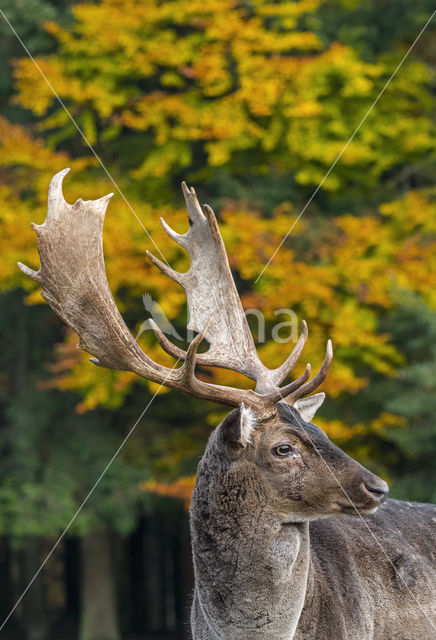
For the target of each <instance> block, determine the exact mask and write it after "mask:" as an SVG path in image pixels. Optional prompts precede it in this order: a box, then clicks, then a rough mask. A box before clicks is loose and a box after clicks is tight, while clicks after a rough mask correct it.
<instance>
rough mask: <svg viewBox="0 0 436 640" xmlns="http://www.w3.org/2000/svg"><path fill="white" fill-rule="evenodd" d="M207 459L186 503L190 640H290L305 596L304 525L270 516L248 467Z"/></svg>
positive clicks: (306, 557)
mask: <svg viewBox="0 0 436 640" xmlns="http://www.w3.org/2000/svg"><path fill="white" fill-rule="evenodd" d="M207 457H208V456H205V458H206V459H203V461H202V463H201V464H200V467H199V474H198V480H197V486H196V489H195V491H194V495H193V501H192V506H191V532H192V547H193V560H194V570H195V579H196V592H195V596H194V606H193V614H192V617H193V620H192V622H193V628H194V630H195V629H197V630H198V629H201V632H200V631H197V635H194V638H197V637H198V638H214V639H215V638H226V639H230V638H231V640H242V639H244V640H246V639H247V638H248V637H249V638H251V639H253V640H291V639H292V638H293V636H294V633H295V629H296V626H297V624H298V620H299V618H300V614H301V611H302V608H303V605H304V601H305V597H306V587H307V579H308V573H309V567H310V553H309V551H310V549H309V548H310V544H309V527H308V524H307V523H301V524H287V523H285V522H284V519H283V517H282V516H280V514H277V513H274V512H273V511H272V510H271V509H270V508H269V506H268V496H267V495H264V493H263V491H262V487H261V486H259V483H258V482H257V481H256V480H257V479H256V477H253V474H252V470H251V472H250V474H248V473H244V469H243V468H242V469H241V468H236V469H232V467H231V465H229V464H228V463H227V462H226V461H223V460H220V459H219V457H218V458H217V457H215V458H214V459H213V460H207ZM205 628H207V633H204V629H205Z"/></svg>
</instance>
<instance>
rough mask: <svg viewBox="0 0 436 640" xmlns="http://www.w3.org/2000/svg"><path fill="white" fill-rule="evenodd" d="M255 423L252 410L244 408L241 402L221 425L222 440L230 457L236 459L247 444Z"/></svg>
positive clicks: (256, 419) (255, 418) (255, 417)
mask: <svg viewBox="0 0 436 640" xmlns="http://www.w3.org/2000/svg"><path fill="white" fill-rule="evenodd" d="M257 421H258V418H257V416H256V414H255V412H254V411H253V409H250V407H246V406H245V405H244V403H243V402H242V403H241V404H240V405H239V408H238V409H237V410H236V411H232V413H230V414H229V415H228V416H227V417H226V418H225V419H224V421H223V422H222V423H221V433H222V438H223V441H224V444H225V445H226V447H227V448H228V449H229V453H230V454H231V457H238V455H239V454H241V453H242V451H243V450H244V449H245V447H246V446H247V445H248V444H249V442H250V441H251V436H252V434H253V431H254V430H255V429H256V426H257Z"/></svg>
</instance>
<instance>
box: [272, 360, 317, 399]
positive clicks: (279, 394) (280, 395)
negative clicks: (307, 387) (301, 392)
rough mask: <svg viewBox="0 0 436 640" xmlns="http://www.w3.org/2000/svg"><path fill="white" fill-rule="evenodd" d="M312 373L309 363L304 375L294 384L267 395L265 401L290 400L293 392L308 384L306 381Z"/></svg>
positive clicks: (291, 383)
mask: <svg viewBox="0 0 436 640" xmlns="http://www.w3.org/2000/svg"><path fill="white" fill-rule="evenodd" d="M310 372H311V366H310V364H309V363H307V365H306V369H305V370H304V373H303V375H301V376H300V377H299V378H297V379H296V380H294V381H293V382H290V383H289V384H287V385H286V386H285V387H281V388H279V389H277V391H273V392H272V393H269V394H267V395H265V399H266V400H267V401H268V402H271V403H275V402H279V401H280V400H286V398H288V397H289V396H290V394H291V393H292V392H293V391H295V390H296V389H299V388H300V387H301V386H302V385H303V384H304V383H305V382H306V380H308V379H309V376H310Z"/></svg>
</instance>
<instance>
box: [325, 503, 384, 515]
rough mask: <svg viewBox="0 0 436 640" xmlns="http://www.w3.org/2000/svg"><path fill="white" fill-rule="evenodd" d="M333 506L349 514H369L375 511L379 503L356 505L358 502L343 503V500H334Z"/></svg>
mask: <svg viewBox="0 0 436 640" xmlns="http://www.w3.org/2000/svg"><path fill="white" fill-rule="evenodd" d="M335 506H337V507H339V509H340V511H341V513H344V514H347V515H350V516H360V515H363V516H370V515H371V514H373V513H375V511H377V509H378V507H379V506H380V503H379V504H372V505H367V504H363V505H358V504H344V503H343V502H335Z"/></svg>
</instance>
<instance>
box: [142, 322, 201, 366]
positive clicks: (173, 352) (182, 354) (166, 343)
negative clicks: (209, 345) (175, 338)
mask: <svg viewBox="0 0 436 640" xmlns="http://www.w3.org/2000/svg"><path fill="white" fill-rule="evenodd" d="M148 322H149V325H150V327H151V328H152V329H153V332H154V335H155V336H156V338H157V341H158V343H159V344H160V346H161V347H162V349H163V350H164V351H166V352H167V353H169V354H170V356H173V358H178V359H179V360H185V358H186V355H187V352H186V351H184V350H183V349H181V348H180V347H177V346H176V345H175V344H173V343H172V342H171V340H168V338H167V337H166V335H165V334H164V333H163V331H161V329H160V328H159V327H158V326H157V324H156V323H155V321H154V320H153V319H152V318H149V320H148ZM198 358H199V356H198V355H197V362H198Z"/></svg>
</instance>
